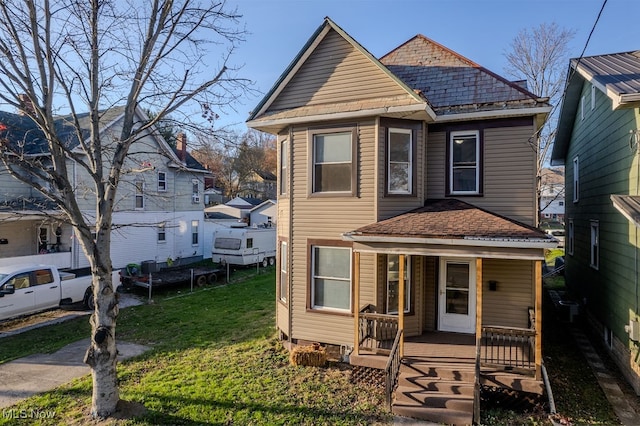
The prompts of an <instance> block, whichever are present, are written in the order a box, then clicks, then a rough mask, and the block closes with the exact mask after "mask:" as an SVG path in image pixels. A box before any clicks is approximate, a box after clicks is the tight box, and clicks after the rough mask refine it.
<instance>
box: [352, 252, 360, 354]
mask: <svg viewBox="0 0 640 426" xmlns="http://www.w3.org/2000/svg"><path fill="white" fill-rule="evenodd" d="M353 304H354V311H355V314H354V315H353V318H354V319H355V324H354V327H353V334H354V345H353V354H354V355H356V356H357V355H359V354H360V252H359V251H354V252H353Z"/></svg>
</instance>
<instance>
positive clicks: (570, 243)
mask: <svg viewBox="0 0 640 426" xmlns="http://www.w3.org/2000/svg"><path fill="white" fill-rule="evenodd" d="M575 233H576V229H575V224H574V222H573V219H569V221H568V222H567V241H566V242H567V254H569V255H571V256H573V247H574V244H575Z"/></svg>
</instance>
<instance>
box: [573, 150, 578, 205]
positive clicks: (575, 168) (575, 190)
mask: <svg viewBox="0 0 640 426" xmlns="http://www.w3.org/2000/svg"><path fill="white" fill-rule="evenodd" d="M579 199H580V161H579V160H578V157H576V158H574V159H573V202H574V203H577V202H578V200H579Z"/></svg>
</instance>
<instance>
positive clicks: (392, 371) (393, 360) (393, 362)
mask: <svg viewBox="0 0 640 426" xmlns="http://www.w3.org/2000/svg"><path fill="white" fill-rule="evenodd" d="M402 334H403V330H402V329H400V330H398V332H397V333H396V338H395V339H394V341H393V345H392V346H391V352H390V353H389V358H388V360H387V365H386V367H385V369H384V371H385V394H386V397H387V406H388V407H389V410H391V403H392V402H393V397H392V395H393V391H394V390H395V388H396V385H397V384H398V375H399V374H400V364H401V363H402V358H401V357H400V341H401V340H402Z"/></svg>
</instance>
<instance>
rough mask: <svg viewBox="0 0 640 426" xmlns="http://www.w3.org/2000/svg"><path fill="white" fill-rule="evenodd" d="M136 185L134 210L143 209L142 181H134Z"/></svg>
mask: <svg viewBox="0 0 640 426" xmlns="http://www.w3.org/2000/svg"><path fill="white" fill-rule="evenodd" d="M135 186H136V210H142V209H144V182H143V181H142V180H136V181H135Z"/></svg>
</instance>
